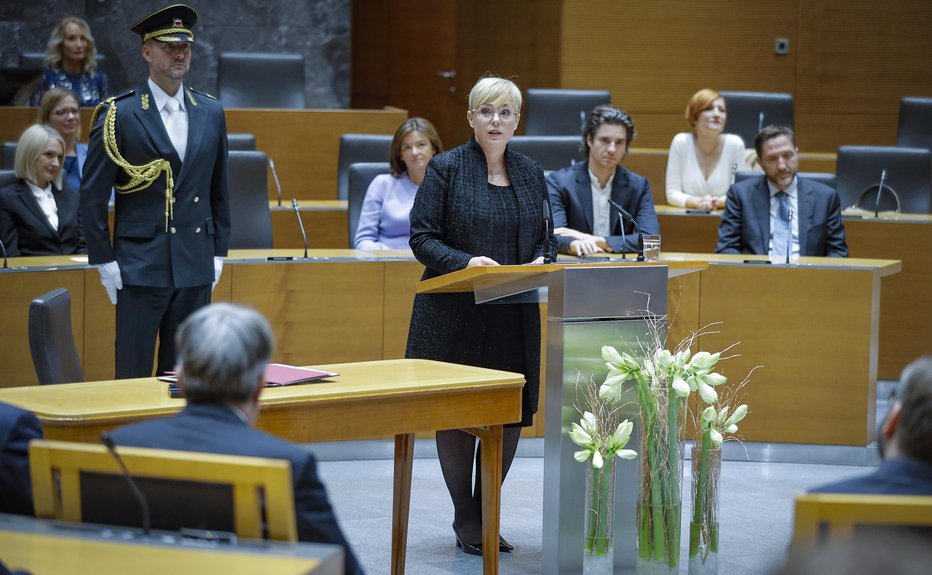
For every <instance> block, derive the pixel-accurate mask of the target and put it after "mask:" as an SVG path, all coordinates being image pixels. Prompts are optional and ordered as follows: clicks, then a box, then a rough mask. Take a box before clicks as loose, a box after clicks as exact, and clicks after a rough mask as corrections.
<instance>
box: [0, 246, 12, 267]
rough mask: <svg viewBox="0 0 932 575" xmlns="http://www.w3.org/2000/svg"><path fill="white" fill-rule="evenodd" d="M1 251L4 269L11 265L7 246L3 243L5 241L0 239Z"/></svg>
mask: <svg viewBox="0 0 932 575" xmlns="http://www.w3.org/2000/svg"><path fill="white" fill-rule="evenodd" d="M0 252H3V269H8V268H9V267H10V264H9V262H8V261H7V257H6V246H5V245H3V241H2V240H0Z"/></svg>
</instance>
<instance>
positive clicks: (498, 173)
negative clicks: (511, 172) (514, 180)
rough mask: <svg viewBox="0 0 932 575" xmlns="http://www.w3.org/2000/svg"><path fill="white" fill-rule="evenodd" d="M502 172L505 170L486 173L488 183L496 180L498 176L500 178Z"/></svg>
mask: <svg viewBox="0 0 932 575" xmlns="http://www.w3.org/2000/svg"><path fill="white" fill-rule="evenodd" d="M504 171H505V168H502V169H501V170H498V171H497V172H492V171H489V172H488V174H489V181H492V180H494V179H495V178H497V177H498V176H501V175H502V172H504Z"/></svg>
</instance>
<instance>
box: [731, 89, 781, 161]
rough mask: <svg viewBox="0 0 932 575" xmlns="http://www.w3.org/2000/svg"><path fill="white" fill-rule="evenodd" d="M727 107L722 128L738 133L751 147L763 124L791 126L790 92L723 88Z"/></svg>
mask: <svg viewBox="0 0 932 575" xmlns="http://www.w3.org/2000/svg"><path fill="white" fill-rule="evenodd" d="M721 94H722V97H723V98H725V106H726V107H727V108H728V121H727V123H726V124H725V131H726V132H728V133H729V134H737V135H738V136H740V137H741V139H742V140H744V147H745V148H749V149H753V148H754V139H755V138H757V133H758V132H760V130H761V128H763V127H765V126H786V127H788V128H792V127H793V95H792V94H779V93H774V92H722V93H721Z"/></svg>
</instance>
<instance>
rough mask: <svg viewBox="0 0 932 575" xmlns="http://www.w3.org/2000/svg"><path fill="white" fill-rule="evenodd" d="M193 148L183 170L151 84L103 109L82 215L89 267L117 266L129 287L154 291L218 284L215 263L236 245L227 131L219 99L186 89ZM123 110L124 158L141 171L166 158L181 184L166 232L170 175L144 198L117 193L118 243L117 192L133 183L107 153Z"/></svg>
mask: <svg viewBox="0 0 932 575" xmlns="http://www.w3.org/2000/svg"><path fill="white" fill-rule="evenodd" d="M184 96H185V107H186V109H187V114H188V145H187V151H186V153H185V161H184V164H183V165H182V163H181V160H180V158H179V157H178V154H177V152H176V151H175V148H174V146H172V143H171V140H170V139H169V137H168V132H167V131H166V130H165V126H164V125H163V123H162V118H161V116H160V115H159V111H158V109H157V108H156V105H155V99H154V98H153V97H152V94H151V92H150V90H149V86H148V84H144V85H143V87H142V88H140V89H138V90H136V91H135V92H130V93H128V94H124V95H123V96H120V97H118V98H115V99H114V100H113V101H112V102H111V103H109V104H103V105H101V107H100V109H99V114H98V117H97V121H96V122H95V125H94V126H93V128H92V129H91V137H90V142H89V144H88V152H87V160H86V161H85V163H84V177H83V180H82V182H81V213H82V215H83V218H84V234H85V237H86V239H87V251H88V261H89V263H91V264H103V263H107V262H110V261H113V260H116V261H117V263H119V265H120V272H121V275H122V278H123V283H124V284H128V285H136V286H149V287H175V288H184V287H193V286H202V285H206V284H210V283H212V282H213V281H214V265H213V258H214V256H225V255H226V254H227V248H228V245H229V239H230V205H229V204H230V199H229V197H230V196H229V182H228V181H227V169H226V164H227V132H226V120H225V119H224V115H223V107H222V106H221V105H220V102H219V101H217V100H216V99H214V98H212V97H209V96H206V95H203V94H200V93H198V92H195V91H193V90H191V89H188V88H185V93H184ZM114 106H115V107H116V121H115V125H114V129H115V133H116V136H115V138H116V142H117V146H118V148H119V150H120V153H121V154H122V156H123V157H124V158H125V159H126V160H127V161H128V162H129V163H130V164H132V165H134V166H140V165H144V164H148V163H150V162H153V161H156V160H159V159H166V160H168V161H169V162H170V163H171V168H172V175H173V178H174V198H175V203H174V205H173V211H174V216H173V219H172V221H171V222H170V223H169V224H168V229H167V230H166V217H165V212H166V203H165V187H166V174H165V173H164V172H163V173H160V174H159V176H158V178H156V180H155V181H154V182H153V183H152V184H151V185H150V186H149V187H148V188H145V189H143V190H141V191H138V192H134V193H130V194H123V193H119V192H117V194H116V198H115V200H114V211H115V213H114V230H113V243H112V244H111V241H110V228H109V224H108V221H107V211H108V206H107V204H108V201H109V199H110V191H111V188H112V187H113V186H114V185H115V184H116V185H122V184H126V183H127V182H128V181H129V179H128V176H127V175H126V173H125V171H124V170H123V168H121V167H119V166H117V165H116V164H115V163H114V162H113V160H111V159H110V158H109V157H108V156H107V153H106V151H105V150H104V145H103V143H104V140H103V134H104V130H103V124H104V121H105V118H106V116H107V111H108V109H109V108H111V107H114Z"/></svg>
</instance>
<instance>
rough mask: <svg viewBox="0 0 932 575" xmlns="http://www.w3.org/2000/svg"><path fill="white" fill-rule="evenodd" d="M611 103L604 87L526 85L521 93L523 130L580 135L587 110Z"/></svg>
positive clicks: (610, 96) (527, 132)
mask: <svg viewBox="0 0 932 575" xmlns="http://www.w3.org/2000/svg"><path fill="white" fill-rule="evenodd" d="M611 103H612V94H611V93H610V92H609V91H608V90H557V89H549V88H529V89H528V91H527V94H526V95H525V97H524V134H525V135H526V136H580V135H582V130H583V125H584V124H585V123H586V116H588V115H589V112H591V111H592V109H593V108H595V107H596V106H598V105H599V104H611Z"/></svg>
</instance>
